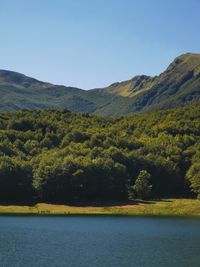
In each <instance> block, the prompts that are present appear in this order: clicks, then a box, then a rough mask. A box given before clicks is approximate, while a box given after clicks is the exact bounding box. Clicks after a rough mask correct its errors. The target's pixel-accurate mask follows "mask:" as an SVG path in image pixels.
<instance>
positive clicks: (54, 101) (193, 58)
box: [0, 53, 200, 116]
mask: <svg viewBox="0 0 200 267" xmlns="http://www.w3.org/2000/svg"><path fill="white" fill-rule="evenodd" d="M0 98H1V101H0V111H16V110H21V109H24V108H25V109H46V108H67V109H69V110H71V111H76V112H87V113H96V114H101V115H115V116H118V115H127V114H132V113H138V112H144V111H153V110H162V109H168V108H174V107H179V106H183V105H185V104H188V103H191V102H194V101H196V100H198V99H200V54H191V53H187V54H184V55H182V56H179V57H177V58H176V59H175V60H174V61H173V62H172V63H171V64H170V65H169V67H168V68H167V70H165V71H164V72H163V73H161V74H160V75H159V76H155V77H149V76H145V75H140V76H135V77H134V78H132V79H131V80H128V81H124V82H120V83H114V84H112V85H110V86H109V87H106V88H102V89H93V90H89V91H85V90H81V89H78V88H73V87H65V86H59V85H53V84H49V83H44V82H41V81H38V80H36V79H33V78H29V77H27V76H25V75H22V74H19V73H16V72H12V71H5V70H0Z"/></svg>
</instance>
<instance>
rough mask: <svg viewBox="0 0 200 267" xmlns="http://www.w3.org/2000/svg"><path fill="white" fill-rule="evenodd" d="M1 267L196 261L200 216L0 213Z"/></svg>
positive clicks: (188, 266)
mask: <svg viewBox="0 0 200 267" xmlns="http://www.w3.org/2000/svg"><path fill="white" fill-rule="evenodd" d="M0 266H2V267H18V266H19V267H32V266H37V267H40V266H41V267H46V266H48V267H51V266H59V267H62V266H70V267H71V266H72V267H73V266H74V267H107V266H110V267H118V266H119V267H137V266H141V267H151V266H152V267H162V266H163V267H165V266H167V267H168V266H169V267H173V266H174V267H175V266H176V267H179V266H180V267H184V266H185V267H193V266H194V267H199V266H200V219H198V218H157V217H156V218H153V217H151V218H150V217H148V218H144V217H143V218H142V217H112V216H69V217H31V216H30V217H17V216H16V217H15V216H1V217H0Z"/></svg>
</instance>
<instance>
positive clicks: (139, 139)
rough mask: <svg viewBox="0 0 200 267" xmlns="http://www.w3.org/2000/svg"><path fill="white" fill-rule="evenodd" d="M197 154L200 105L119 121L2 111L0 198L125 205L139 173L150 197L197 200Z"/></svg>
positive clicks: (199, 162) (62, 113)
mask: <svg viewBox="0 0 200 267" xmlns="http://www.w3.org/2000/svg"><path fill="white" fill-rule="evenodd" d="M199 151H200V105H199V104H196V105H189V106H186V107H184V108H179V109H174V110H169V111H162V112H155V113H148V114H138V115H131V116H127V117H121V118H105V117H99V116H95V115H89V114H86V113H71V112H69V111H68V110H43V111H41V110H36V111H30V110H23V111H20V112H13V113H12V112H1V113H0V201H16V200H17V201H32V200H39V199H40V200H43V201H70V200H87V201H88V200H125V199H128V198H129V195H130V194H129V192H130V189H131V188H132V187H133V186H135V188H136V186H137V183H136V181H138V179H139V177H140V178H141V175H142V174H143V172H144V170H145V171H146V174H148V179H147V180H148V183H147V184H146V185H145V183H143V185H144V186H147V188H146V189H148V186H150V185H151V186H152V188H151V197H152V198H153V197H169V196H172V197H178V196H189V195H194V196H197V195H200V176H199V173H200V153H199ZM140 180H141V179H139V181H140ZM143 180H145V179H143ZM143 182H144V181H143ZM147 191H148V190H147ZM145 197H146V196H145Z"/></svg>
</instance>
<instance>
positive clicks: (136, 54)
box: [0, 0, 200, 89]
mask: <svg viewBox="0 0 200 267" xmlns="http://www.w3.org/2000/svg"><path fill="white" fill-rule="evenodd" d="M0 25H1V26H0V36H1V38H0V68H1V69H9V70H15V71H18V72H21V73H24V74H26V75H29V76H32V77H35V78H37V79H40V80H44V81H49V82H52V83H56V84H64V85H71V86H77V87H80V88H84V89H89V88H94V87H103V86H106V85H109V84H110V83H112V82H116V81H121V80H126V79H130V78H131V77H133V76H134V75H136V74H147V75H157V74H159V73H160V72H162V71H163V70H164V69H165V68H166V67H167V65H168V64H169V63H170V62H171V61H172V60H173V59H174V57H176V56H177V55H180V54H182V53H185V52H195V53H199V52H200V1H199V0H146V1H145V0H0Z"/></svg>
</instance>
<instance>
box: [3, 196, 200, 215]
mask: <svg viewBox="0 0 200 267" xmlns="http://www.w3.org/2000/svg"><path fill="white" fill-rule="evenodd" d="M76 215H77V216H137V217H138V216H141V217H159V216H160V217H200V200H196V199H162V200H151V201H144V202H143V201H138V202H133V203H130V202H124V203H120V202H113V203H112V202H108V203H106V202H105V203H104V205H103V203H102V205H101V204H98V205H97V203H96V204H95V203H77V204H75V203H74V204H71V203H70V204H48V203H37V204H35V205H30V204H29V205H19V204H16V205H15V204H10V205H9V204H0V216H76Z"/></svg>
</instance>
